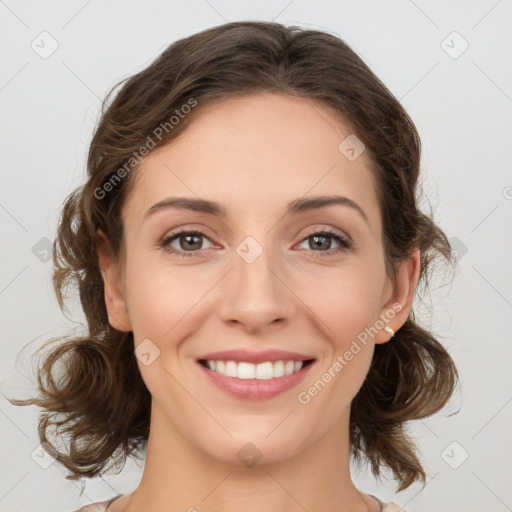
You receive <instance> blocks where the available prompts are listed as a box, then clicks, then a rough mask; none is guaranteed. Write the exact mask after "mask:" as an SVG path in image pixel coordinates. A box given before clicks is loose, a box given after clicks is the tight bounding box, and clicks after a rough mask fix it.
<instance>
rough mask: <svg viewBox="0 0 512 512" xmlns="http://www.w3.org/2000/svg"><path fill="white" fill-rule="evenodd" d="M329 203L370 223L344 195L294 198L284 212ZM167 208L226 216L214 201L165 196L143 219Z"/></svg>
mask: <svg viewBox="0 0 512 512" xmlns="http://www.w3.org/2000/svg"><path fill="white" fill-rule="evenodd" d="M331 205H341V206H348V207H349V208H352V209H353V210H355V211H357V212H358V213H359V214H360V215H361V217H363V219H364V220H365V221H366V223H367V224H368V225H369V224H370V222H369V220H368V216H367V215H366V213H365V211H364V210H363V209H362V208H361V207H360V206H359V205H358V204H357V203H356V202H354V201H353V200H352V199H349V198H348V197H344V196H317V197H308V198H300V199H295V200H293V201H290V202H289V203H288V204H287V206H286V214H287V215H297V214H299V213H304V212H307V211H311V210H316V209H319V208H324V207H326V206H331ZM167 208H181V209H185V210H191V211H194V212H200V213H206V214H208V215H216V216H218V217H223V218H225V217H226V216H227V212H226V209H225V208H224V207H223V206H222V205H221V204H219V203H217V202H215V201H208V200H206V199H196V198H192V197H167V198H165V199H162V200H161V201H159V202H158V203H155V204H154V205H153V206H152V207H151V208H149V210H148V211H147V212H146V213H145V215H144V219H146V218H147V217H149V216H151V215H153V214H154V213H156V212H157V211H160V210H163V209H167Z"/></svg>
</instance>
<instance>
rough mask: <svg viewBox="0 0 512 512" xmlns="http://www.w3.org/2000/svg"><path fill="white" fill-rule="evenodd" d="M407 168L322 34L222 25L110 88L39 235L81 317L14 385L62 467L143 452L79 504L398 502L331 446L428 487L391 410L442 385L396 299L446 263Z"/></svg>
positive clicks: (403, 482) (385, 104)
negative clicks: (437, 262) (127, 488)
mask: <svg viewBox="0 0 512 512" xmlns="http://www.w3.org/2000/svg"><path fill="white" fill-rule="evenodd" d="M419 165H420V140H419V136H418V133H417V131H416V129H415V127H414V125H413V123H412V121H411V119H410V118H409V116H408V115H407V113H406V112H405V111H404V109H403V108H402V106H401V105H400V104H399V102H398V101H397V100H396V99H395V98H394V97H393V96H392V94H391V93H390V92H389V91H388V89H387V88H386V87H385V86H384V85H383V84H382V83H381V82H380V81H379V79H378V78H377V77H376V76H375V75H374V74H373V73H372V72H371V71H370V69H369V68H368V67H367V66H366V65H365V64H364V63H363V62H362V60H361V59H360V58H359V57H358V56H357V55H356V54H355V53H354V51H353V50H351V49H350V48H349V47H348V46H347V45H346V44H345V43H344V42H343V41H341V40H340V39H339V38H337V37H335V36H333V35H330V34H327V33H324V32H319V31H313V30H304V29H300V28H298V27H285V26H282V25H280V24H277V23H264V22H236V23H228V24H225V25H222V26H219V27H215V28H212V29H209V30H205V31H203V32H201V33H198V34H196V35H193V36H190V37H187V38H185V39H182V40H180V41H177V42H175V43H173V44H172V45H170V46H169V48H167V49H166V50H165V51H164V52H163V53H162V54H161V55H160V56H159V57H158V58H157V59H156V60H155V61H154V62H153V63H152V64H151V65H150V66H148V67H147V68H146V69H144V70H143V71H141V72H140V73H138V74H136V75H135V76H133V77H131V78H130V79H128V80H127V81H126V83H125V84H124V85H123V86H122V88H121V90H120V91H119V92H118V94H117V95H116V97H115V99H114V100H113V101H111V102H110V95H109V97H108V98H107V99H106V101H105V108H104V111H103V115H102V119H101V122H100V123H99V126H98V127H97V130H96V132H95V135H94V138H93V140H92V144H91V147H90V152H89V157H88V179H87V182H86V183H85V184H84V186H83V187H80V188H79V189H77V190H76V191H75V192H74V193H73V194H71V195H70V196H69V197H68V198H67V200H66V203H65V205H64V208H63V212H62V216H61V219H60V224H59V228H58V234H57V238H56V240H55V244H54V249H55V250H54V264H55V273H54V285H55V290H56V293H57V297H58V299H59V303H60V304H61V307H63V304H64V290H65V288H66V286H67V285H69V284H71V283H74V284H76V286H77V287H78V289H79V292H80V299H81V303H82V306H83V309H84V312H85V315H86V318H87V321H88V333H87V335H86V336H84V337H81V338H74V339H70V340H65V341H62V340H61V341H60V343H59V345H58V346H56V347H55V348H54V349H53V350H52V351H51V352H50V353H49V354H48V356H47V357H46V359H45V361H44V365H43V366H42V367H41V369H40V375H41V379H40V390H41V396H40V397H38V398H34V399H31V400H28V401H17V402H16V401H13V403H19V404H22V405H24V404H26V403H31V404H36V405H38V406H40V407H43V408H44V409H45V410H46V414H45V415H43V416H42V418H41V421H40V425H39V435H40V438H41V441H42V442H45V443H48V446H52V443H51V442H50V441H49V439H48V437H47V430H48V429H49V428H51V427H52V426H54V425H60V428H61V429H63V430H64V432H66V433H67V435H69V436H70V450H69V454H65V453H60V452H55V453H56V457H57V460H58V462H59V463H61V464H62V465H64V466H65V467H66V468H67V469H68V470H69V471H70V473H71V475H70V476H69V477H67V478H72V479H78V478H81V477H93V476H96V475H99V474H101V472H102V470H103V469H104V468H105V467H106V466H107V464H108V463H109V461H110V462H111V461H112V460H114V461H115V463H121V464H122V463H123V462H124V460H125V458H126V457H127V456H128V455H130V454H134V455H136V456H137V455H139V454H141V453H142V451H145V454H144V455H145V467H144V472H143V475H142V479H141V482H140V484H139V485H138V487H137V488H136V489H135V490H134V491H133V492H131V493H129V494H126V495H123V496H120V495H118V496H116V497H115V498H113V499H110V500H107V501H104V502H100V503H96V504H93V505H90V506H88V507H82V509H80V510H81V511H86V510H95V511H98V510H108V512H121V511H123V512H133V511H138V510H151V511H159V510H188V511H195V510H197V511H217V510H222V511H223V512H230V511H232V510H244V511H248V512H251V511H256V510H258V511H261V510H265V511H267V512H277V511H299V510H300V511H303V510H308V511H311V512H312V511H315V512H320V511H333V510H336V511H340V512H363V511H365V512H366V511H371V512H377V511H379V510H382V511H385V512H392V511H394V510H403V509H402V508H400V507H399V506H398V505H397V503H395V502H390V503H385V502H384V501H383V500H382V499H380V498H378V497H376V496H373V495H371V494H367V493H364V492H362V491H360V490H359V489H357V488H356V487H355V485H354V483H353V482H352V478H351V473H350V458H351V456H353V458H354V460H355V461H356V462H358V463H359V464H360V463H362V462H367V463H369V465H370V468H371V470H372V473H373V474H374V475H375V476H380V467H381V465H385V466H387V467H388V468H389V469H390V470H391V471H392V472H393V474H394V476H395V478H396V480H397V481H398V484H399V485H398V490H399V491H401V490H403V489H406V488H407V487H409V486H410V485H411V484H413V483H414V482H416V481H419V482H422V483H423V485H424V484H425V472H424V470H423V468H422V465H421V462H420V460H419V458H418V456H417V454H416V447H415V445H414V443H413V441H412V440H411V439H410V438H409V437H408V436H407V433H406V430H405V422H407V421H410V420H414V419H419V418H425V417H427V416H430V415H432V414H434V413H436V412H438V411H439V410H440V409H442V408H443V407H444V405H445V404H446V403H447V402H448V400H449V398H450V396H451V395H452V393H453V391H454V389H455V386H456V384H457V379H458V376H457V370H456V367H455V364H454V362H453V360H452V358H451V357H450V355H449V354H448V352H447V351H446V349H445V348H443V346H442V345H441V344H440V343H439V342H438V341H437V340H436V338H435V337H434V336H433V335H432V334H431V333H429V332H427V331H426V330H424V329H423V328H421V327H420V326H419V325H418V323H417V322H416V321H415V318H414V314H413V310H412V301H413V299H414V297H415V295H416V294H417V292H418V290H419V288H420V286H423V287H424V288H426V286H427V284H428V277H429V275H430V272H431V270H432V263H433V261H434V259H435V258H436V257H437V256H441V257H442V258H444V259H446V260H447V261H448V262H450V263H453V261H452V259H451V251H450V245H449V242H448V240H447V238H446V236H445V234H444V233H443V232H442V230H441V229H440V228H439V227H437V226H436V224H435V223H434V221H433V220H432V218H430V217H429V216H427V215H425V214H423V213H422V212H421V211H420V210H419V209H418V204H417V197H416V196H417V192H418V191H417V189H416V187H417V181H418V176H419ZM61 360H62V361H66V365H65V370H64V369H62V367H61V371H62V372H64V373H63V375H64V376H65V377H66V379H62V380H60V381H57V380H54V378H53V377H52V373H51V370H52V368H55V365H56V364H57V362H58V361H61ZM59 414H60V415H61V418H62V414H64V420H62V419H61V420H60V421H58V420H57V419H56V415H59Z"/></svg>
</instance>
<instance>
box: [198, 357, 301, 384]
mask: <svg viewBox="0 0 512 512" xmlns="http://www.w3.org/2000/svg"><path fill="white" fill-rule="evenodd" d="M206 366H207V367H208V368H209V369H210V370H212V371H214V372H217V373H220V374H222V375H225V376H226V377H238V378H239V379H258V380H268V379H274V378H279V377H283V376H284V375H291V374H292V373H296V372H298V371H299V370H301V368H302V367H303V366H304V363H303V362H302V361H275V362H272V361H266V362H264V363H259V364H252V363H247V362H245V361H242V362H240V363H237V362H236V361H206Z"/></svg>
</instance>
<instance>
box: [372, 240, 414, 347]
mask: <svg viewBox="0 0 512 512" xmlns="http://www.w3.org/2000/svg"><path fill="white" fill-rule="evenodd" d="M420 265H421V259H420V250H419V249H418V248H415V249H414V250H413V251H412V252H411V254H410V256H409V258H407V259H406V260H404V261H401V262H400V263H399V264H398V268H397V273H396V279H395V282H394V284H393V291H392V294H391V298H390V299H389V300H388V301H387V302H386V304H385V306H384V309H383V310H382V311H381V314H380V320H379V321H377V323H378V324H379V325H378V329H379V332H378V333H377V334H376V336H375V337H374V339H375V343H386V342H388V341H390V340H391V339H392V338H393V336H395V334H396V332H397V331H398V330H399V329H400V328H401V327H402V326H403V325H404V323H405V322H406V321H407V318H408V317H409V314H410V312H411V309H412V303H413V300H414V294H415V292H416V286H417V284H418V279H419V274H420Z"/></svg>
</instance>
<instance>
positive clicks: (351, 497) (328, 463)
mask: <svg viewBox="0 0 512 512" xmlns="http://www.w3.org/2000/svg"><path fill="white" fill-rule="evenodd" d="M349 413H350V411H349V410H348V411H346V414H344V415H343V417H342V418H341V419H340V421H339V422H338V423H336V424H335V425H334V427H333V428H332V429H331V430H329V431H327V433H326V434H325V435H324V436H323V437H322V438H320V440H319V441H318V442H316V443H315V444H312V445H310V446H308V447H307V448H306V449H305V450H302V451H301V452H300V453H297V454H295V455H294V456H293V457H291V458H289V459H287V460H283V461H281V462H279V463H273V464H263V460H261V461H259V462H257V463H256V464H255V465H254V466H250V467H249V466H244V465H242V464H241V465H232V464H228V463H224V462H222V461H219V460H216V459H213V458H212V457H210V456H208V454H206V453H205V452H204V451H202V450H199V449H198V447H197V446H196V445H194V444H192V443H191V442H190V440H189V439H187V438H186V437H184V436H182V435H180V434H179V432H178V431H177V430H176V429H175V428H173V426H172V425H171V424H170V422H169V421H168V419H167V418H166V416H165V414H164V412H163V411H162V410H161V409H160V408H158V406H157V404H155V403H154V402H153V407H152V415H151V428H150V436H149V439H148V446H147V453H146V463H145V467H144V472H143V476H142V479H141V481H140V483H139V486H138V487H137V488H136V490H135V491H134V492H133V493H131V495H129V499H127V500H126V499H125V500H124V501H123V503H122V504H121V502H120V503H119V506H118V507H117V508H116V507H115V505H114V504H113V505H112V507H110V508H109V511H110V510H112V512H121V510H122V511H123V512H138V511H141V510H169V509H171V510H183V511H187V512H203V511H205V512H206V511H209V510H222V511H223V512H235V511H236V512H239V511H240V510H244V511H245V512H259V511H261V510H265V511H266V512H281V511H283V510H286V511H289V512H304V510H315V512H324V511H325V512H327V511H332V510H336V511H337V512H368V511H372V512H373V511H374V510H379V508H378V506H376V505H377V504H376V503H375V502H374V501H373V500H372V499H371V498H369V497H368V496H367V495H364V494H362V493H360V492H359V491H358V490H357V489H356V487H355V486H354V484H353V482H352V478H351V474H350V454H349V449H350V448H349V443H348V439H349V432H348V427H349ZM171 433H172V434H171ZM212 442H215V440H212ZM125 498H128V496H126V497H125ZM121 505H122V508H121Z"/></svg>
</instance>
